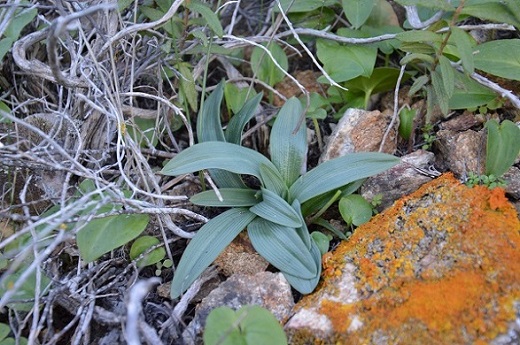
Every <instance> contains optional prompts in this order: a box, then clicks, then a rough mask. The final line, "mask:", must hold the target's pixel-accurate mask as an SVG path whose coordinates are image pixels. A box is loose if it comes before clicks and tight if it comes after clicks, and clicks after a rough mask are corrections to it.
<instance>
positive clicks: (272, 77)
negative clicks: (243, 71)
mask: <svg viewBox="0 0 520 345" xmlns="http://www.w3.org/2000/svg"><path fill="white" fill-rule="evenodd" d="M267 49H268V50H269V52H270V53H271V55H272V56H273V58H274V59H275V60H276V62H277V63H278V65H279V66H280V67H281V68H282V69H283V71H287V69H288V68H289V62H288V60H287V55H285V52H284V51H283V49H282V48H281V47H280V46H279V45H278V44H276V43H274V42H272V43H271V44H269V47H268V48H267ZM251 69H252V70H253V72H254V73H255V74H256V76H257V77H258V79H260V80H261V81H263V82H265V83H267V84H268V85H270V86H274V85H275V84H276V83H278V82H280V81H282V79H283V78H284V77H285V73H284V72H283V71H282V70H280V68H278V67H277V66H276V65H275V64H274V62H273V60H272V59H271V57H270V56H269V55H268V54H267V53H266V52H265V51H264V50H263V49H262V48H259V47H254V48H253V52H252V53H251Z"/></svg>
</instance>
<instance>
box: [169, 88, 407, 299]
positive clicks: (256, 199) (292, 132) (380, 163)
mask: <svg viewBox="0 0 520 345" xmlns="http://www.w3.org/2000/svg"><path fill="white" fill-rule="evenodd" d="M214 94H215V93H214ZM214 94H212V95H211V96H210V97H208V103H209V102H213V101H216V100H217V99H218V97H213V95H214ZM217 103H218V102H217ZM211 109H213V111H214V109H218V107H212V108H211ZM208 114H209V110H208V111H207V114H206V116H207V115H208ZM248 116H249V115H248ZM302 116H304V112H303V108H302V105H301V103H300V101H299V100H298V99H296V98H291V99H289V100H288V101H287V102H286V104H285V105H284V106H283V107H282V109H281V110H280V111H279V113H278V116H277V117H276V120H275V122H274V124H273V128H272V131H271V137H270V146H269V147H270V153H271V160H269V159H267V158H266V157H265V156H263V155H261V154H260V153H258V152H256V151H253V150H251V149H248V148H245V147H242V146H240V145H239V143H240V133H241V130H235V131H234V132H232V133H234V134H231V132H230V130H231V128H233V127H234V128H236V129H239V128H242V127H241V126H236V125H234V126H233V127H231V124H229V125H228V127H227V129H226V132H224V131H223V130H222V127H221V125H220V122H219V119H220V117H219V116H214V117H213V119H214V120H213V122H211V121H210V120H209V119H208V118H206V120H205V121H204V120H201V122H198V125H199V126H200V127H199V128H197V131H198V133H200V134H201V135H199V137H200V138H202V140H204V142H201V143H199V144H196V145H194V146H192V147H190V148H188V149H186V150H184V151H182V152H181V153H179V154H178V155H177V156H176V157H174V158H173V159H172V160H170V161H169V162H168V163H167V164H166V166H165V167H164V168H163V170H162V173H163V174H165V175H172V176H176V175H181V174H186V173H192V172H196V171H200V170H204V169H209V171H210V173H211V176H212V177H213V179H214V180H215V182H216V183H217V185H218V186H219V187H221V188H220V189H219V190H218V192H217V191H214V190H210V191H205V192H202V193H199V194H197V195H195V196H193V197H192V198H191V202H193V203H194V204H197V205H203V206H217V207H232V208H231V209H230V210H227V211H225V212H223V213H222V214H220V215H218V216H217V217H215V218H213V219H211V220H210V221H209V222H208V223H206V224H205V225H204V226H203V227H202V228H201V229H200V230H199V232H198V233H197V235H196V236H195V237H194V238H193V240H191V242H190V243H189V245H188V246H187V248H186V250H185V252H184V254H183V256H182V258H181V261H180V263H179V265H178V267H177V270H176V272H175V275H174V278H173V281H172V287H171V295H172V297H173V298H176V297H178V296H179V295H180V294H181V293H182V292H183V291H185V290H186V289H187V288H188V287H189V286H190V285H191V283H192V282H193V281H194V280H195V279H196V278H197V277H198V276H199V275H200V274H201V273H202V272H203V270H204V269H205V268H206V267H207V266H209V265H210V264H211V262H213V261H214V260H215V258H216V257H217V256H218V254H219V253H220V252H221V251H222V250H223V249H224V248H225V247H226V246H227V245H228V244H229V243H230V242H231V241H232V240H233V239H234V238H235V237H236V236H237V235H238V234H239V233H240V232H241V231H242V230H243V229H244V228H246V227H247V231H248V235H249V238H250V239H251V242H252V244H253V246H254V248H255V249H256V251H257V252H258V253H259V254H260V255H262V256H263V257H264V258H265V259H266V260H267V261H269V262H270V263H271V264H272V265H273V266H275V267H276V268H278V269H279V270H280V271H281V272H282V273H283V274H284V275H285V277H286V278H287V280H288V281H289V283H290V284H291V285H292V286H293V287H294V288H295V289H296V290H298V291H300V292H301V293H305V294H306V293H310V292H312V291H313V290H314V288H315V287H316V285H317V283H318V281H319V277H320V272H321V255H320V250H319V248H318V246H317V244H316V242H315V241H314V239H313V238H312V237H311V236H310V235H309V232H308V230H307V225H306V223H305V219H304V216H303V214H302V209H301V205H302V204H303V203H306V202H309V201H311V200H312V199H313V198H315V197H318V196H320V195H322V194H324V193H327V192H331V191H336V190H337V189H339V188H341V187H343V186H345V185H347V184H349V183H352V182H354V181H357V180H359V179H363V178H366V177H368V176H371V175H374V174H377V173H379V172H382V171H384V170H386V169H388V168H390V167H392V166H394V165H395V164H397V162H398V161H399V160H398V159H397V158H395V157H393V156H390V155H386V154H381V153H356V154H351V155H348V156H344V157H341V158H336V159H334V160H330V161H327V162H325V163H323V164H321V165H319V166H318V167H316V168H314V169H313V170H311V171H309V172H307V173H305V174H303V175H302V174H301V171H302V167H303V164H304V162H305V158H306V151H307V141H306V127H305V126H304V125H300V123H301V121H300V119H301V117H302ZM245 117H246V118H247V116H245ZM235 118H236V117H234V118H233V119H235ZM233 119H232V120H233ZM236 121H238V122H240V123H244V121H243V120H240V119H237V120H236ZM202 124H205V125H206V127H204V126H203V125H202ZM208 126H210V127H208ZM204 128H206V130H204ZM212 137H213V141H207V142H206V141H205V140H206V139H211V138H212ZM218 138H220V141H215V140H219V139H218ZM226 138H227V139H228V140H229V141H231V142H225V140H226ZM235 139H238V140H236V141H235V142H234V143H233V140H235ZM215 169H218V170H215ZM221 172H224V173H226V174H227V175H228V177H229V178H224V179H223V178H222V175H220V173H221ZM241 175H251V176H254V177H255V178H256V179H257V180H258V181H259V183H260V185H261V187H260V189H258V190H256V189H252V188H249V187H247V186H246V185H245V184H244V183H243V182H242V179H241ZM231 181H233V182H232V184H231Z"/></svg>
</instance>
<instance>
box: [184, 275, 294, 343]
mask: <svg viewBox="0 0 520 345" xmlns="http://www.w3.org/2000/svg"><path fill="white" fill-rule="evenodd" d="M245 305H259V306H262V307H264V308H266V309H268V310H269V311H271V312H272V313H273V315H274V316H275V317H276V318H277V319H278V320H279V321H285V320H287V318H288V317H289V315H290V312H291V310H292V308H293V306H294V300H293V297H292V294H291V286H290V285H289V283H288V282H287V280H286V279H285V277H284V276H283V274H281V273H272V272H260V273H257V274H255V275H246V274H234V275H232V276H231V277H229V278H228V279H227V280H226V281H225V282H223V283H222V284H221V285H220V286H219V287H218V288H216V289H215V290H213V291H212V292H211V293H210V294H209V295H208V296H207V297H206V298H204V299H203V300H202V302H201V303H200V304H199V305H198V306H197V309H196V311H195V317H194V318H193V320H192V322H191V323H190V324H189V325H188V327H187V328H186V330H185V331H184V332H183V339H184V342H185V343H186V344H199V343H201V341H202V340H201V334H202V332H203V329H204V326H205V324H206V318H207V317H208V315H209V313H210V312H211V311H212V310H213V309H215V308H217V307H220V306H227V307H230V308H231V309H234V310H238V309H240V308H241V307H243V306H245Z"/></svg>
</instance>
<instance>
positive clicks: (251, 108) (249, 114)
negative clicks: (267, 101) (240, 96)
mask: <svg viewBox="0 0 520 345" xmlns="http://www.w3.org/2000/svg"><path fill="white" fill-rule="evenodd" d="M262 97H263V93H259V94H257V95H256V96H255V97H253V98H251V99H250V100H249V101H247V102H246V103H245V104H244V106H243V107H242V109H240V111H239V112H238V113H237V114H236V115H235V116H233V117H232V118H231V120H229V123H228V126H227V129H226V131H225V133H224V135H225V137H226V141H227V142H228V143H233V144H237V145H240V143H241V142H242V131H243V130H244V127H245V126H246V125H247V123H248V122H249V121H250V120H251V119H252V118H253V116H255V110H256V108H258V105H259V104H260V101H261V100H262Z"/></svg>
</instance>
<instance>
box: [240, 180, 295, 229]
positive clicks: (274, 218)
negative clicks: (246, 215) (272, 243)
mask: <svg viewBox="0 0 520 345" xmlns="http://www.w3.org/2000/svg"><path fill="white" fill-rule="evenodd" d="M262 198H263V200H262V201H261V202H259V203H257V204H256V205H254V206H253V207H251V208H250V209H249V211H251V212H253V213H254V214H256V215H257V216H259V217H262V218H264V219H267V220H269V221H271V222H273V223H276V224H279V225H283V226H286V227H289V228H298V227H301V226H302V221H301V217H300V215H299V214H298V212H296V211H295V210H294V208H292V206H291V205H289V204H288V203H287V201H285V200H284V199H282V198H281V197H279V196H278V195H276V193H274V192H271V191H270V190H268V189H265V188H262Z"/></svg>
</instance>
